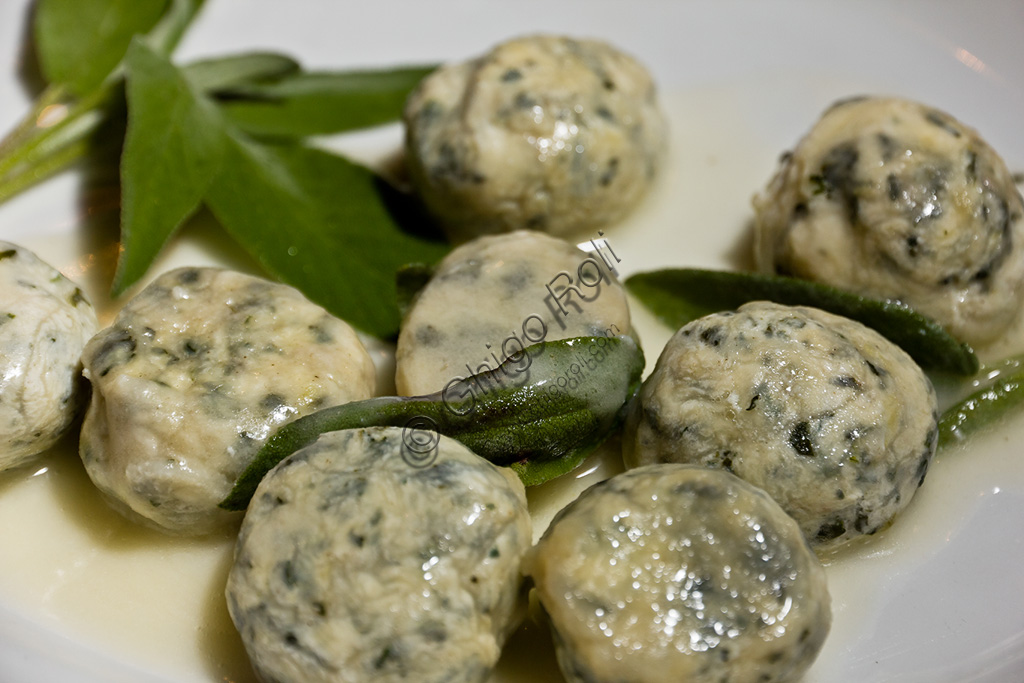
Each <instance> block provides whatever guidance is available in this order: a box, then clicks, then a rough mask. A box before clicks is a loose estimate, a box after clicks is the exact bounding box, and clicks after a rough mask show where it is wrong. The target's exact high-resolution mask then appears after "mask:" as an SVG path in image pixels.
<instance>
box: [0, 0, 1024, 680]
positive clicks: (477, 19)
mask: <svg viewBox="0 0 1024 683" xmlns="http://www.w3.org/2000/svg"><path fill="white" fill-rule="evenodd" d="M27 16H28V2H27V1H26V0H5V1H4V2H3V3H0V129H3V130H6V129H8V128H9V127H10V126H11V125H12V124H13V122H14V121H15V120H16V118H17V117H19V116H20V115H21V114H22V113H23V112H24V111H25V110H26V109H27V106H28V98H27V96H26V95H25V92H24V88H23V87H22V85H21V84H20V81H19V80H18V78H17V77H16V74H17V73H18V72H19V70H20V69H21V68H22V64H23V62H24V59H25V49H24V47H23V43H24V41H23V38H24V31H25V27H26V24H27ZM1022 29H1024V5H1021V4H1020V3H1019V2H1016V1H1015V0H1005V1H1002V2H971V3H952V2H941V3H939V2H933V1H932V0H920V1H918V2H859V3H847V4H838V3H824V2H819V3H811V2H782V1H776V2H772V3H762V2H721V1H717V2H706V3H705V2H670V1H669V0H634V1H633V2H630V3H625V2H620V1H618V0H578V1H572V2H561V1H557V0H516V1H514V2H513V1H511V0H510V1H508V2H498V1H496V0H492V1H489V2H481V1H479V0H478V1H473V0H435V1H434V2H415V1H413V0H409V1H407V2H398V1H396V0H388V1H377V2H373V3H370V2H365V3H355V2H347V3H338V2H330V0H296V1H295V2H289V3H283V2H277V1H276V0H209V2H208V7H207V8H206V9H205V11H204V13H203V15H202V17H201V19H200V21H199V22H198V23H197V25H196V26H194V27H193V28H192V29H191V31H190V32H189V34H188V36H187V38H186V40H185V42H184V43H183V45H182V47H181V49H180V50H179V52H178V57H180V58H181V59H187V58H193V57H199V56H211V55H216V54H226V53H229V52H235V51H240V50H244V49H252V48H262V49H279V50H282V51H285V52H289V53H291V54H293V55H296V56H298V57H300V58H301V59H302V60H303V61H304V62H305V63H306V64H307V65H308V66H310V67H317V68H337V67H343V66H373V65H388V64H398V63H411V62H429V61H436V60H446V59H459V58H463V57H466V56H469V55H473V54H476V53H478V52H480V51H482V50H484V49H485V48H486V47H488V46H489V45H490V44H492V43H494V42H497V41H499V40H502V39H504V38H507V37H509V36H511V35H514V34H519V33H525V32H534V31H549V32H565V33H570V34H574V35H589V36H595V37H601V38H605V39H607V40H610V41H611V42H613V43H616V44H618V45H619V46H621V47H623V48H625V49H626V50H628V51H630V52H632V53H634V54H635V55H637V56H639V57H640V58H641V59H642V60H643V61H644V62H646V63H647V64H648V65H649V66H650V67H651V69H652V70H653V72H654V74H655V76H656V78H657V80H658V81H659V83H660V84H661V86H662V91H663V94H664V99H665V104H666V107H667V108H668V110H669V112H670V117H671V123H672V126H673V130H672V140H671V146H672V147H671V154H670V159H669V164H668V168H667V170H666V172H665V173H664V175H663V177H662V179H661V181H660V184H659V186H658V187H657V188H656V189H655V191H654V192H653V194H652V195H651V197H650V199H649V200H648V201H647V203H646V204H645V205H644V206H643V207H642V209H641V210H640V211H639V212H638V213H637V214H636V215H635V216H633V217H631V218H630V220H629V221H628V222H627V223H626V224H624V225H622V226H619V227H618V228H616V229H615V230H613V231H609V234H608V238H609V241H610V243H611V244H612V245H613V246H614V248H615V251H616V253H617V254H618V255H619V256H620V257H621V258H622V264H621V265H622V266H623V271H624V272H625V273H626V274H629V273H631V272H635V271H639V270H646V269H650V268H655V267H663V266H673V265H704V266H713V267H738V266H742V265H744V264H745V253H746V242H745V239H746V231H747V224H748V221H749V218H750V209H749V198H750V195H751V194H752V193H753V192H755V191H756V190H758V189H760V187H761V186H762V185H763V184H764V183H765V182H766V181H767V179H768V177H769V175H770V174H771V172H772V171H773V169H774V165H775V161H776V159H777V157H778V155H779V153H780V152H782V151H783V150H785V149H786V148H787V147H788V146H790V145H792V144H793V143H794V142H795V141H796V140H797V138H798V137H799V136H800V135H801V134H802V133H803V132H804V131H805V130H806V129H807V128H808V127H809V126H810V125H811V123H812V122H813V121H814V120H815V119H816V118H817V116H818V114H819V113H820V112H821V111H822V109H824V107H825V106H827V105H828V104H829V103H830V102H831V101H832V100H834V99H836V98H839V97H844V96H848V95H853V94H858V93H889V94H897V95H903V96H907V97H911V98H916V99H919V100H922V101H925V102H928V103H931V104H933V105H935V106H938V107H940V108H943V109H946V110H947V111H949V112H951V113H953V114H954V115H956V116H957V117H959V118H960V119H962V120H964V121H966V122H967V123H969V124H971V125H973V126H975V127H976V128H978V129H979V130H980V131H981V133H982V134H983V136H985V137H986V138H987V139H988V140H989V142H990V143H992V145H993V146H994V147H995V148H996V149H997V150H999V151H1000V152H1001V153H1002V155H1003V156H1004V158H1005V159H1006V160H1007V162H1008V163H1009V165H1010V166H1011V170H1014V171H1021V170H1024V135H1021V132H1022V131H1021V126H1020V121H1021V120H1022V119H1021V114H1022V112H1024V42H1022V41H1021V30H1022ZM399 136H400V132H399V131H398V129H397V127H390V128H386V129H384V130H381V131H377V132H375V133H373V134H370V135H362V136H357V137H356V138H355V139H350V140H340V141H331V144H336V145H337V146H338V147H339V148H340V149H343V150H346V151H347V152H349V153H351V154H353V155H356V156H359V157H360V158H362V159H365V160H368V161H372V160H373V159H376V158H379V157H380V156H381V155H384V154H387V153H388V152H389V151H391V150H392V149H393V148H394V147H395V145H397V143H398V140H399ZM116 234H117V233H116V194H115V193H113V192H112V190H111V187H110V186H109V185H105V184H103V183H102V182H100V183H99V184H96V183H86V182H83V176H82V174H80V173H68V174H64V175H62V176H60V177H58V178H55V179H53V180H51V181H50V182H48V183H46V184H44V185H42V186H40V187H39V188H37V189H35V190H33V191H32V192H30V193H28V194H26V195H23V196H22V197H19V198H18V199H16V200H15V201H13V202H10V203H8V204H6V205H4V206H2V207H0V239H6V240H12V241H18V242H22V243H23V244H25V245H26V246H29V247H30V248H33V249H35V250H37V251H38V252H39V253H40V254H41V255H43V256H44V258H47V259H49V260H50V261H51V262H53V263H54V264H55V265H57V266H58V267H59V268H61V269H62V270H63V271H64V272H65V273H66V274H68V275H69V276H71V277H73V278H75V279H77V280H79V281H80V282H82V284H83V285H84V286H85V287H86V288H87V290H88V292H89V293H90V294H91V295H92V297H93V299H94V301H96V303H97V304H98V305H99V307H100V308H101V309H102V310H105V311H106V312H107V314H109V312H110V311H112V310H113V309H114V308H115V305H114V304H112V303H110V302H107V301H106V300H105V297H104V294H103V292H104V291H105V287H106V286H107V283H108V282H109V277H110V273H111V270H110V269H111V267H112V263H113V258H114V254H115V253H116V245H115V244H114V239H115V238H116ZM177 263H223V264H226V265H229V266H232V267H237V268H241V269H245V270H255V267H254V266H253V264H252V263H250V262H248V261H247V260H246V259H245V258H244V257H240V256H238V255H237V252H236V251H235V250H234V249H233V248H232V247H231V245H230V243H228V242H227V240H226V238H224V237H223V236H220V234H219V233H218V232H217V230H216V228H215V227H212V226H210V225H208V224H204V223H200V224H199V225H197V226H193V227H191V228H190V229H189V230H187V231H186V235H185V236H184V237H183V238H182V239H179V240H177V241H176V242H175V243H174V244H173V245H172V248H171V249H170V251H169V252H168V254H167V255H166V256H165V258H164V259H163V260H162V261H161V263H160V264H159V266H158V269H160V268H164V267H168V266H169V265H172V264H177ZM634 316H635V318H636V323H637V326H638V328H639V330H640V332H641V336H642V338H643V340H644V343H645V347H646V349H647V354H648V357H649V360H650V361H651V362H653V360H654V359H655V358H656V357H657V355H658V352H659V351H660V348H661V345H662V344H663V343H664V342H665V340H666V339H667V338H668V336H669V331H668V330H666V329H664V328H662V327H661V326H660V325H658V323H657V322H656V321H654V320H653V319H652V318H651V317H650V316H649V315H647V314H646V313H645V312H644V311H642V310H640V309H638V308H635V309H634ZM1022 339H1024V338H1022V337H1021V336H1020V335H1016V336H1014V337H1013V338H1012V339H1010V340H1009V341H1008V342H1007V344H1006V345H1005V347H1004V348H1003V349H1000V350H999V352H998V353H1000V354H1004V353H1009V352H1010V351H1020V350H1021V349H1024V343H1021V342H1022ZM1022 443H1024V422H1021V421H1019V420H1018V421H1016V422H1015V423H1013V424H1009V425H1005V426H1003V427H1002V428H1001V429H1000V430H998V431H997V432H995V433H993V434H992V435H990V436H989V437H987V438H985V439H982V440H978V441H977V442H975V443H973V444H972V445H971V446H970V448H968V449H965V450H962V451H950V452H946V453H944V454H943V455H942V456H941V457H940V458H938V459H937V461H936V462H935V464H934V466H933V468H932V470H931V472H930V473H929V477H928V481H927V482H926V484H925V486H924V487H923V488H922V489H921V491H920V493H919V494H918V496H917V498H915V500H914V502H913V503H912V505H911V506H910V508H909V509H908V510H907V511H906V512H905V513H904V514H903V515H902V516H901V518H900V519H899V520H898V522H897V524H896V525H895V526H893V527H892V528H891V529H890V530H888V531H886V532H884V533H882V534H880V535H878V536H877V537H875V538H873V539H871V540H870V541H869V542H867V543H864V544H862V545H859V546H858V547H856V548H854V549H852V550H850V551H849V552H847V553H845V554H844V555H843V556H841V557H839V558H837V559H835V560H833V561H831V562H830V564H829V566H828V572H829V580H830V587H831V591H832V595H833V611H834V615H835V617H834V626H833V630H832V633H831V635H830V637H829V640H828V642H827V643H826V646H825V649H824V650H823V652H822V653H821V656H820V657H819V660H818V662H817V663H816V664H815V666H814V668H813V669H812V670H811V672H810V673H809V674H808V676H807V677H806V681H807V682H808V683H830V682H835V681H839V682H845V681H856V682H858V683H864V682H882V681H899V682H908V683H909V682H922V683H923V682H925V681H927V682H929V683H952V682H954V681H966V680H971V681H988V682H995V681H1009V680H1024V573H1022V572H1021V571H1020V567H1021V566H1022V565H1024V531H1021V529H1022V525H1021V523H1020V520H1021V519H1022V518H1024V458H1020V457H1017V456H1018V453H1017V451H1019V450H1020V448H1021V445H1020V444H1022ZM601 471H603V470H599V471H598V472H596V473H591V474H590V475H589V476H588V478H583V479H581V480H569V481H568V482H567V483H563V484H562V485H561V486H562V488H563V490H562V492H561V495H563V496H565V495H570V494H569V493H568V492H569V491H574V490H577V489H578V488H580V487H582V486H583V485H584V484H585V483H586V482H587V481H590V480H592V479H594V478H595V477H599V476H601ZM535 503H536V505H535V508H536V511H537V512H538V518H539V522H538V526H543V524H544V520H545V519H546V518H548V517H549V516H550V514H551V512H552V511H553V507H554V505H553V504H552V503H551V502H550V501H549V502H548V503H547V504H544V503H543V501H537V500H535ZM230 546H231V544H230V539H213V540H210V541H203V542H190V541H180V540H173V539H164V538H162V537H157V536H155V535H153V534H150V533H148V532H144V531H140V530H138V529H135V528H133V527H132V526H131V525H130V524H128V523H126V522H123V521H121V520H120V518H118V517H116V516H115V515H113V514H112V513H110V512H109V511H107V510H106V508H105V507H104V506H103V504H102V502H100V501H99V500H98V496H96V494H95V493H94V492H93V491H92V489H91V487H90V486H89V485H88V483H87V481H86V480H85V478H84V475H83V474H82V472H81V466H80V465H79V464H78V463H77V460H76V458H75V455H74V444H73V443H69V444H66V447H65V448H63V449H56V450H55V451H54V453H52V454H50V455H49V456H48V458H47V459H46V460H44V461H42V462H40V463H39V464H38V466H37V467H34V468H31V469H29V470H21V471H18V472H15V473H13V474H7V475H3V476H0V681H4V682H5V683H28V682H30V681H31V682H35V681H40V680H47V681H51V680H60V681H68V682H70V683H94V682H99V681H104V682H110V681H134V682H142V683H156V682H159V681H166V682H174V683H180V682H185V681H197V682H204V683H205V682H212V681H220V680H224V681H237V682H239V683H241V682H243V681H251V680H252V675H251V672H250V671H249V670H248V667H247V664H246V662H245V658H244V653H243V652H242V651H241V647H240V645H239V643H238V639H237V636H236V635H235V634H234V632H233V629H232V627H231V625H230V622H229V621H228V619H227V616H226V610H225V609H224V606H223V599H222V597H221V591H222V587H223V578H224V575H225V572H226V568H227V565H228V561H229V555H230ZM495 680H496V681H499V682H500V683H511V682H512V681H526V680H530V681H547V680H550V681H558V680H560V677H559V675H558V673H557V671H556V670H555V669H554V661H553V657H552V654H551V649H550V645H548V644H547V638H546V634H544V633H543V631H542V629H540V628H539V627H536V626H528V627H527V628H526V629H525V630H524V631H522V632H520V633H519V634H517V635H516V636H515V637H514V638H513V641H512V642H511V643H510V645H509V647H508V649H507V652H506V656H505V658H504V659H503V661H502V665H501V667H500V670H499V672H498V673H497V674H496V676H495Z"/></svg>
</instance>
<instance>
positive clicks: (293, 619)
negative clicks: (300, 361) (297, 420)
mask: <svg viewBox="0 0 1024 683" xmlns="http://www.w3.org/2000/svg"><path fill="white" fill-rule="evenodd" d="M425 445H427V444H426V442H425V441H422V440H418V439H415V438H414V435H412V434H409V433H407V432H406V431H404V430H403V429H399V428H397V427H372V428H367V429H356V430H343V431H338V432H331V433H327V434H324V435H322V436H321V437H320V438H319V439H318V440H317V441H316V442H315V443H313V444H311V445H309V446H307V447H305V448H303V449H301V450H300V451H298V452H296V453H294V454H293V455H291V456H289V457H288V458H286V459H285V460H283V461H282V462H281V463H280V464H279V465H278V466H277V467H276V468H274V469H273V470H272V471H271V472H270V473H269V474H267V476H266V478H265V479H264V480H263V481H262V482H261V484H260V486H259V488H258V489H257V490H256V494H255V495H254V497H253V499H252V503H251V504H250V505H249V509H248V511H247V512H246V516H245V521H244V522H243V524H242V530H241V534H240V535H239V539H238V544H237V546H236V549H235V561H234V565H233V566H232V568H231V572H230V575H229V578H228V584H227V601H228V607H229V610H230V613H231V617H232V619H233V620H234V623H235V625H236V626H237V628H238V630H239V633H241V636H242V641H243V642H244V643H245V647H246V649H247V651H248V653H249V657H250V659H251V661H252V663H253V666H254V668H255V670H256V671H257V673H258V674H259V675H260V677H261V678H262V680H265V681H275V682H276V683H318V682H323V683H328V682H330V683H357V682H362V681H378V682H380V683H388V682H391V681H417V682H419V683H431V682H435V681H436V682H437V683H441V682H444V683H472V682H482V681H485V680H487V679H488V676H489V675H490V672H491V670H492V668H493V667H494V665H495V663H496V662H497V661H498V657H499V655H500V652H501V647H502V645H503V643H504V641H505V638H506V637H507V636H508V634H509V633H510V632H511V630H512V629H513V628H514V627H515V626H516V625H517V623H518V621H519V619H520V617H521V616H522V611H523V608H524V601H525V592H524V591H523V579H522V576H521V574H520V570H521V561H522V558H523V555H524V554H525V553H526V551H527V550H528V549H529V548H530V546H531V542H532V536H531V525H530V517H529V513H528V512H527V509H526V493H525V491H524V489H523V485H522V484H521V483H520V481H519V479H518V478H517V477H516V476H515V475H514V474H513V473H512V471H511V470H508V469H506V468H500V467H497V466H495V465H492V464H491V463H489V462H487V461H486V460H484V459H483V458H481V457H479V456H477V455H475V454H474V453H473V452H471V451H470V450H469V449H468V448H466V447H465V446H463V445H462V444H460V443H459V442H457V441H455V440H453V439H449V438H448V437H444V436H440V437H438V438H437V440H436V442H435V443H434V444H433V446H434V449H433V451H432V452H430V453H429V455H430V457H421V456H423V455H425V454H424V453H423V450H424V449H423V447H424V446H425ZM408 449H411V451H410V450H408Z"/></svg>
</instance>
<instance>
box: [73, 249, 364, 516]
mask: <svg viewBox="0 0 1024 683" xmlns="http://www.w3.org/2000/svg"><path fill="white" fill-rule="evenodd" d="M83 362H84V364H85V370H84V372H85V376H86V377H87V378H88V379H89V381H90V382H92V388H93V394H92V401H91V403H90V405H89V409H88V411H87V412H86V417H85V422H84V424H83V426H82V435H81V441H80V453H81V457H82V461H83V462H84V463H85V468H86V471H87V472H88V473H89V476H90V477H91V478H92V481H93V483H95V484H96V486H97V487H98V488H99V489H100V490H101V491H102V492H103V493H105V494H106V495H107V497H108V499H109V500H110V501H111V502H112V503H113V504H114V506H115V507H116V508H117V509H118V510H120V511H122V512H124V513H125V514H127V515H128V516H129V517H131V518H133V519H136V520H139V521H142V522H144V523H146V524H148V525H150V526H153V527H156V528H158V529H160V530H162V531H167V532H171V533H176V534H201V533H205V532H208V531H211V530H213V529H215V528H217V527H220V526H223V525H225V524H228V523H230V522H232V521H235V522H237V521H238V519H239V517H240V515H238V513H230V512H227V511H224V510H221V509H219V508H218V507H217V504H218V503H219V502H220V501H221V500H223V499H224V497H225V496H226V495H227V494H228V492H229V491H230V490H231V487H232V486H233V485H234V482H235V480H236V479H237V477H238V475H240V474H241V473H242V471H243V470H244V469H245V467H246V466H247V465H248V464H249V463H250V461H251V460H252V458H253V456H254V455H255V454H256V452H257V451H258V450H259V448H260V447H261V446H262V445H263V443H264V442H265V441H266V440H267V438H269V436H270V435H271V434H272V433H273V432H274V431H275V430H276V429H277V428H278V427H280V426H281V425H283V424H285V423H287V422H290V421H292V420H294V419H295V418H297V417H300V416H302V415H305V414H307V413H311V412H313V411H315V410H318V409H320V408H326V407H329V406H333V405H338V404H341V403H347V402H349V401H356V400H361V399H365V398H369V397H370V396H371V395H372V394H373V389H374V379H375V378H374V369H373V363H372V361H371V360H370V357H369V355H368V354H367V352H366V350H365V349H364V348H363V345H362V344H361V343H360V342H359V339H358V338H357V337H356V334H355V332H354V331H353V330H352V328H351V327H349V326H348V325H347V324H346V323H344V322H343V321H341V320H338V319H337V318H335V317H333V316H331V315H330V314H328V313H327V312H326V311H324V310H323V309H322V308H320V307H319V306H317V305H315V304H313V303H311V302H309V301H308V300H307V299H306V298H305V297H303V296H302V294H300V293H299V292H298V291H297V290H295V289H292V288H291V287H287V286H285V285H281V284H277V283H273V282H269V281H267V280H263V279H261V278H256V277H252V276H249V275H244V274H242V273H236V272H233V271H229V270H221V269H218V268H180V269H177V270H172V271H170V272H167V273H165V274H163V275H161V276H160V277H159V278H157V279H156V280H155V281H154V282H153V283H152V284H150V285H149V286H148V287H146V288H145V289H144V290H142V291H141V292H140V293H139V294H138V296H136V297H135V298H134V299H132V300H131V301H129V302H128V304H127V305H126V306H125V307H124V308H123V309H122V310H121V312H120V313H119V314H118V316H117V318H116V320H114V322H113V324H112V325H111V326H110V327H108V328H107V329H105V330H103V331H101V332H100V333H99V334H97V335H96V336H95V337H93V338H92V339H91V340H90V341H89V343H88V345H87V346H86V348H85V352H84V355H83Z"/></svg>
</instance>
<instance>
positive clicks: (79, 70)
mask: <svg viewBox="0 0 1024 683" xmlns="http://www.w3.org/2000/svg"><path fill="white" fill-rule="evenodd" d="M168 4H169V3H168V0H39V2H38V4H37V6H36V17H35V22H34V24H33V29H34V32H35V42H36V46H37V51H38V56H39V64H40V67H41V68H42V71H43V76H44V77H45V78H46V79H47V81H49V82H50V83H52V84H59V85H63V86H64V87H66V88H67V89H68V90H69V91H70V92H71V93H73V94H74V95H77V96H79V97H82V96H84V95H86V94H88V93H89V92H91V91H93V90H95V89H96V88H97V87H99V86H100V84H102V83H103V81H105V80H106V79H107V77H108V76H109V75H110V74H111V73H112V72H113V71H114V69H115V68H116V67H117V65H118V64H120V63H121V60H122V59H123V58H124V55H125V51H126V50H127V49H128V45H129V43H130V42H131V40H132V37H133V36H135V35H136V34H140V33H147V32H148V31H150V30H151V29H152V28H153V27H155V26H156V24H157V22H158V21H159V20H160V19H161V17H162V16H163V15H164V12H165V11H166V10H167V8H168Z"/></svg>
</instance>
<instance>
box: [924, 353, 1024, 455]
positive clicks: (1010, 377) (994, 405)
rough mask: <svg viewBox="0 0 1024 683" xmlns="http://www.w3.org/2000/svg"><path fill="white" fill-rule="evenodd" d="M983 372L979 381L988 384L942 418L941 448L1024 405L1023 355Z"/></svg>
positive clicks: (947, 411) (961, 439) (953, 407)
mask: <svg viewBox="0 0 1024 683" xmlns="http://www.w3.org/2000/svg"><path fill="white" fill-rule="evenodd" d="M981 375H982V377H983V380H979V381H985V382H987V383H986V384H985V385H984V386H982V387H981V388H980V389H978V390H977V391H975V392H974V393H972V394H971V395H969V396H968V397H967V398H965V399H963V400H962V401H960V402H959V403H957V404H956V405H954V406H951V407H950V408H948V409H946V410H945V411H944V412H943V413H942V416H941V417H940V418H939V447H940V448H944V447H946V446H952V445H955V444H959V443H962V442H964V441H965V440H966V439H968V438H969V437H970V436H971V435H973V434H977V433H979V432H982V431H984V430H986V429H988V428H990V427H991V426H993V425H994V424H996V423H998V422H1000V421H1001V420H1003V419H1005V418H1007V417H1009V415H1011V414H1012V413H1013V412H1014V411H1017V410H1019V409H1020V408H1021V407H1024V358H1010V359H1007V360H1005V361H1003V362H1002V364H1001V367H999V368H998V369H989V368H986V369H985V370H984V371H983V372H982V373H981ZM992 375H996V377H995V378H994V379H989V378H991V377H992Z"/></svg>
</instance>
